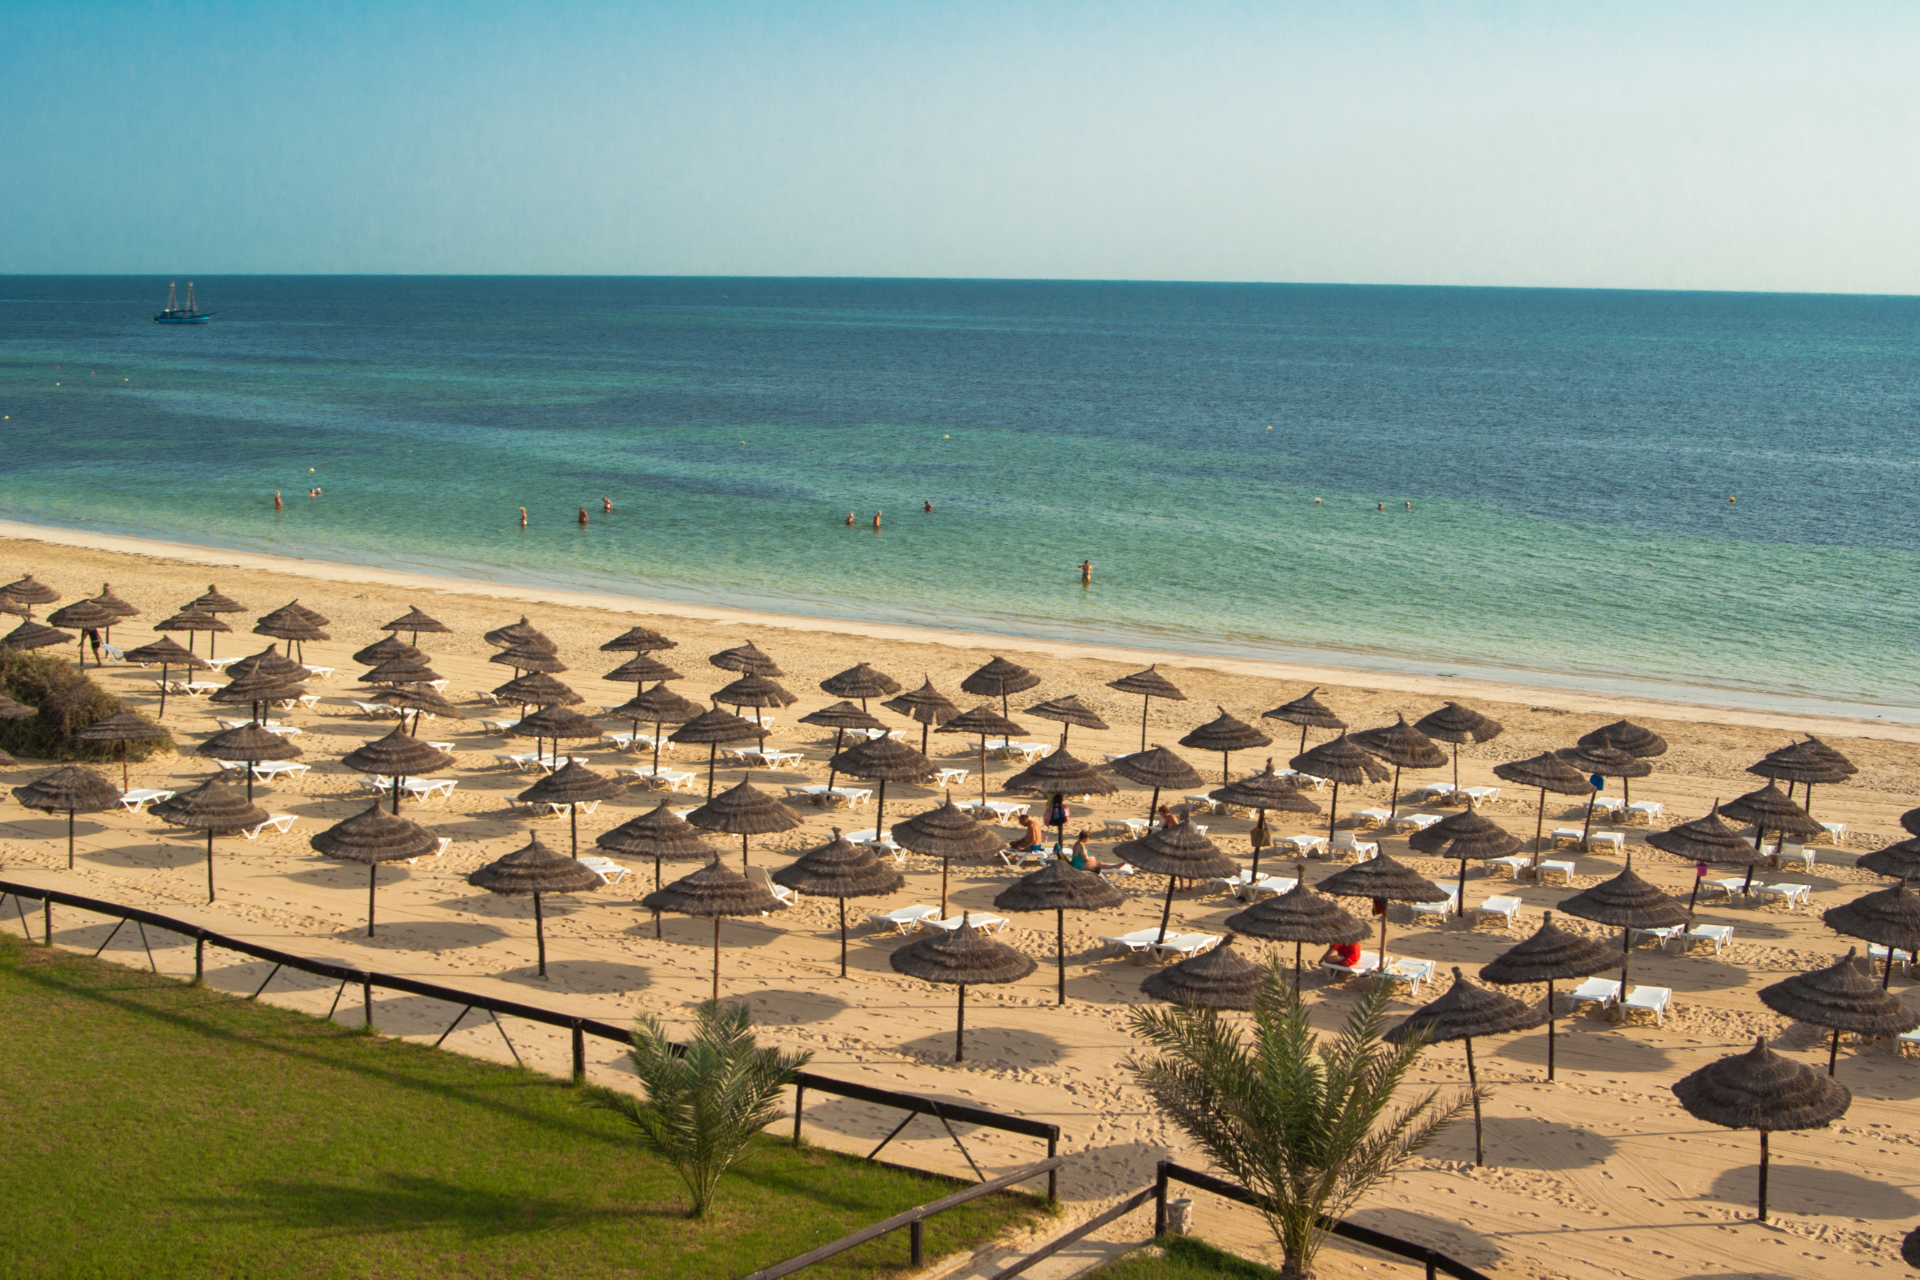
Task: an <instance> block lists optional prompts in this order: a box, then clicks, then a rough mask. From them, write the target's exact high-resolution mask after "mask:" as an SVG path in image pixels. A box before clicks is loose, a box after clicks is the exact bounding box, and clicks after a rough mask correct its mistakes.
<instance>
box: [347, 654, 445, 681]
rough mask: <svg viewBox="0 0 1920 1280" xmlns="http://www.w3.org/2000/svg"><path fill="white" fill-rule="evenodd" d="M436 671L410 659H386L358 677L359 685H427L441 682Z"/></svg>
mask: <svg viewBox="0 0 1920 1280" xmlns="http://www.w3.org/2000/svg"><path fill="white" fill-rule="evenodd" d="M445 678H446V677H444V676H442V675H441V674H440V673H439V672H438V671H435V670H434V669H433V668H432V667H429V666H428V665H427V664H426V663H424V662H417V661H415V660H413V659H411V658H388V659H387V660H386V661H385V662H383V663H381V664H380V665H379V666H377V667H375V668H373V669H372V670H371V671H368V672H367V673H366V674H365V675H363V676H361V677H360V683H361V684H429V683H431V682H433V681H435V680H443V679H445Z"/></svg>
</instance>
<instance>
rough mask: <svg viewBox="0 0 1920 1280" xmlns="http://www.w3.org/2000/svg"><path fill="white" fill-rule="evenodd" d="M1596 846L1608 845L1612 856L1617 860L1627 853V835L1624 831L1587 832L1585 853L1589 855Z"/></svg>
mask: <svg viewBox="0 0 1920 1280" xmlns="http://www.w3.org/2000/svg"><path fill="white" fill-rule="evenodd" d="M1597 844H1604V845H1609V846H1611V847H1612V849H1613V856H1614V857H1616V858H1618V857H1620V856H1622V855H1623V854H1625V853H1626V851H1627V835H1626V832H1624V831H1589V832H1588V833H1587V851H1588V852H1589V853H1591V852H1592V851H1593V846H1595V845H1597Z"/></svg>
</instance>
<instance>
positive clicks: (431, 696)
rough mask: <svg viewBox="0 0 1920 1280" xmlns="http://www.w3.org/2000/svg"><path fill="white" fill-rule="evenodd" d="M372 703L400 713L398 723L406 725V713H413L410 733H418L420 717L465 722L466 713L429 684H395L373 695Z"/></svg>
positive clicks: (409, 727)
mask: <svg viewBox="0 0 1920 1280" xmlns="http://www.w3.org/2000/svg"><path fill="white" fill-rule="evenodd" d="M373 701H375V702H378V703H381V704H382V705H384V706H389V707H392V708H394V709H395V710H397V711H399V712H401V716H400V723H401V724H403V725H405V724H406V723H407V717H406V714H405V713H406V712H409V711H411V712H413V723H412V724H411V725H410V726H408V729H409V731H410V732H412V733H418V732H420V717H421V716H438V717H440V718H441V719H443V720H465V719H466V718H467V713H466V712H464V711H462V710H461V709H460V708H459V707H457V706H455V705H454V704H453V703H451V702H448V701H447V699H446V696H445V695H444V694H441V693H440V692H439V691H437V690H436V689H435V688H434V687H433V686H432V685H430V684H396V685H393V686H391V687H390V688H386V689H382V690H381V691H380V692H379V693H376V694H374V695H373Z"/></svg>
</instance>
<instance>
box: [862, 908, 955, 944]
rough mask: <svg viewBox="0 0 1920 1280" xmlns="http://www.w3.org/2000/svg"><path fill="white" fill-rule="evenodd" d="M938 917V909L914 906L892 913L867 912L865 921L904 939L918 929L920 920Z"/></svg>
mask: <svg viewBox="0 0 1920 1280" xmlns="http://www.w3.org/2000/svg"><path fill="white" fill-rule="evenodd" d="M939 915H940V908H938V907H919V906H915V907H900V908H898V909H896V910H893V911H869V912H867V919H869V920H872V921H873V922H874V923H876V924H879V925H882V926H884V927H886V928H888V929H891V930H893V931H894V932H895V933H897V934H899V935H900V936H901V937H903V938H904V937H906V936H907V935H908V934H910V933H913V932H914V931H915V930H917V929H919V927H920V922H921V921H922V920H934V919H937V918H939Z"/></svg>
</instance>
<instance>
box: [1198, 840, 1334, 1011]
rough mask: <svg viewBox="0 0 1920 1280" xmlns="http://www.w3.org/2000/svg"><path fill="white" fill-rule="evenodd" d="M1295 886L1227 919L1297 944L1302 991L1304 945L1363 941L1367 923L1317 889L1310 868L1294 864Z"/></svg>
mask: <svg viewBox="0 0 1920 1280" xmlns="http://www.w3.org/2000/svg"><path fill="white" fill-rule="evenodd" d="M1293 875H1294V886H1293V888H1291V889H1289V890H1287V891H1286V892H1285V893H1283V894H1280V895H1279V896H1278V897H1273V898H1265V899H1262V900H1261V901H1259V902H1256V903H1254V904H1253V905H1252V906H1250V907H1248V908H1247V909H1246V910H1245V911H1239V912H1236V913H1234V914H1233V915H1230V916H1228V917H1227V919H1226V925H1227V928H1229V929H1237V930H1239V931H1240V932H1241V933H1244V934H1246V935H1248V936H1249V937H1253V938H1265V939H1266V940H1267V941H1269V942H1291V943H1292V944H1293V993H1294V994H1295V995H1299V994H1300V971H1301V968H1302V967H1303V961H1302V958H1301V954H1300V949H1301V947H1302V946H1303V945H1305V944H1306V943H1309V942H1311V943H1313V944H1314V945H1315V946H1320V947H1326V946H1332V945H1333V944H1334V943H1336V942H1359V941H1362V940H1363V939H1364V938H1365V937H1366V936H1367V932H1368V930H1367V926H1366V925H1364V924H1362V923H1361V922H1360V921H1358V920H1356V919H1354V917H1353V915H1352V914H1351V913H1350V912H1348V910H1347V909H1346V908H1345V907H1343V906H1341V905H1340V904H1339V903H1338V902H1336V901H1334V900H1333V899H1332V898H1330V897H1328V896H1327V895H1326V894H1324V893H1316V892H1315V891H1314V890H1313V889H1312V888H1311V887H1310V886H1309V885H1308V884H1307V868H1306V864H1305V863H1301V864H1298V865H1296V866H1295V868H1294V872H1293Z"/></svg>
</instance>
